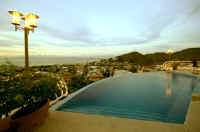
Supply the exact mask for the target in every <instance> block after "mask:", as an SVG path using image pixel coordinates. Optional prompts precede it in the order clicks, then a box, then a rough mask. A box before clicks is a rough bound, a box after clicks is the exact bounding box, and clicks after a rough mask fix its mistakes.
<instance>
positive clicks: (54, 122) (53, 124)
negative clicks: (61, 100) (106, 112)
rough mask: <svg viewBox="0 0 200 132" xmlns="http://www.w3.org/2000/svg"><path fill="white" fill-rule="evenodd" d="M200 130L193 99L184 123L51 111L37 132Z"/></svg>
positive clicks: (199, 106)
mask: <svg viewBox="0 0 200 132" xmlns="http://www.w3.org/2000/svg"><path fill="white" fill-rule="evenodd" d="M93 131H95V132H112V131H113V132H122V131H125V132H200V101H195V102H193V101H191V103H190V106H189V110H188V114H187V116H186V121H185V123H184V124H173V123H162V122H154V121H144V120H135V119H126V118H118V117H109V116H101V115H89V114H81V113H73V112H59V111H49V116H48V118H47V120H46V121H45V123H44V124H43V125H42V126H40V127H39V128H37V129H36V131H35V132H93Z"/></svg>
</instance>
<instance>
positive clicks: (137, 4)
mask: <svg viewBox="0 0 200 132" xmlns="http://www.w3.org/2000/svg"><path fill="white" fill-rule="evenodd" d="M9 10H15V11H20V12H22V13H23V14H26V13H28V12H30V13H34V14H37V15H39V16H40V19H39V20H38V21H37V25H38V28H36V29H35V32H34V33H30V34H29V54H30V55H31V56H37V55H42V56H70V57H71V56H76V57H79V56H80V57H84V56H86V57H94V56H116V55H120V54H124V53H127V52H132V51H138V52H141V53H153V52H167V50H168V49H169V48H172V49H174V50H175V51H177V50H181V49H185V48H191V47H200V25H199V24H200V0H98V1H97V0H1V4H0V56H23V55H24V33H23V31H17V32H15V31H14V26H13V25H11V24H10V23H11V20H12V17H11V16H10V15H9V14H8V11H9ZM21 25H23V22H21Z"/></svg>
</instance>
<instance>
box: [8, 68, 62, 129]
mask: <svg viewBox="0 0 200 132" xmlns="http://www.w3.org/2000/svg"><path fill="white" fill-rule="evenodd" d="M16 83H17V84H15V87H16V89H18V90H17V92H16V94H17V95H18V96H19V97H21V98H23V101H22V105H21V109H20V110H18V111H17V112H16V113H15V114H14V115H12V117H11V118H12V120H11V125H12V129H14V130H15V131H19V132H27V131H28V132H30V131H32V130H33V129H34V127H35V126H37V125H39V124H41V123H42V122H44V120H45V119H46V117H47V114H48V108H49V99H55V98H56V97H57V94H56V93H58V92H57V91H58V89H57V78H56V77H55V76H53V75H52V74H48V73H46V74H40V73H39V74H35V73H31V72H26V73H23V74H22V75H21V76H19V77H18V78H17V81H16Z"/></svg>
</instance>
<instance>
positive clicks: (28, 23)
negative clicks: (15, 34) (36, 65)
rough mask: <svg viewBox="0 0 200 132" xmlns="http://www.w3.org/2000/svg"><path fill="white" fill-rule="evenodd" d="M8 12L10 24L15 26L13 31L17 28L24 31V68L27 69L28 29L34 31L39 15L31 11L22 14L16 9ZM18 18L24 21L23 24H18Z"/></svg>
mask: <svg viewBox="0 0 200 132" xmlns="http://www.w3.org/2000/svg"><path fill="white" fill-rule="evenodd" d="M8 13H9V14H10V15H12V16H13V19H12V24H13V25H14V26H15V31H17V30H23V31H24V47H25V70H28V68H29V55H28V35H29V31H32V32H34V29H35V28H36V27H37V25H36V20H37V19H39V16H37V15H35V14H33V13H27V14H26V16H24V15H23V14H22V13H20V12H17V11H8ZM20 20H23V21H24V25H23V26H20Z"/></svg>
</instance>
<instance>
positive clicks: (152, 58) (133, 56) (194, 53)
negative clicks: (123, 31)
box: [117, 48, 200, 66]
mask: <svg viewBox="0 0 200 132" xmlns="http://www.w3.org/2000/svg"><path fill="white" fill-rule="evenodd" d="M194 59H195V60H200V48H189V49H185V50H181V51H178V52H175V53H173V54H172V55H171V57H170V56H169V54H167V53H164V52H159V53H152V54H145V55H144V54H141V53H139V52H131V53H128V54H124V55H120V56H117V61H118V62H125V61H127V62H129V63H133V64H139V65H144V66H148V65H155V64H162V63H163V62H165V61H168V60H180V61H183V60H185V61H186V60H187V61H192V60H194Z"/></svg>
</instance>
